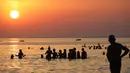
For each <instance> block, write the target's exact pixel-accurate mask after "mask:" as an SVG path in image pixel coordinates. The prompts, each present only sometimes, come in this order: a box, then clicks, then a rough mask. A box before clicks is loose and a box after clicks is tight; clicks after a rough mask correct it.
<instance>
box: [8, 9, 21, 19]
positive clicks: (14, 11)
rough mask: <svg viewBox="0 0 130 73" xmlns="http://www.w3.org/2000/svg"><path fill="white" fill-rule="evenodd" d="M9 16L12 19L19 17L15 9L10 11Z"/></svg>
mask: <svg viewBox="0 0 130 73" xmlns="http://www.w3.org/2000/svg"><path fill="white" fill-rule="evenodd" d="M10 17H11V18H13V19H16V18H18V17H19V12H18V11H17V10H12V11H11V12H10Z"/></svg>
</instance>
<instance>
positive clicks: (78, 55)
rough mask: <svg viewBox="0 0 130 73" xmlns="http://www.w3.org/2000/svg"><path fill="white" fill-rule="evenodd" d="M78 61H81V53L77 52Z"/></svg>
mask: <svg viewBox="0 0 130 73" xmlns="http://www.w3.org/2000/svg"><path fill="white" fill-rule="evenodd" d="M77 59H80V52H79V51H77Z"/></svg>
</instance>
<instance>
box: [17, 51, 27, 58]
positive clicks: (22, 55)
mask: <svg viewBox="0 0 130 73" xmlns="http://www.w3.org/2000/svg"><path fill="white" fill-rule="evenodd" d="M16 56H18V58H19V59H22V58H23V57H24V56H25V55H24V54H23V52H22V49H20V50H19V53H18V55H16Z"/></svg>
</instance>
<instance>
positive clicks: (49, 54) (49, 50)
mask: <svg viewBox="0 0 130 73" xmlns="http://www.w3.org/2000/svg"><path fill="white" fill-rule="evenodd" d="M45 54H46V59H47V60H49V61H50V60H51V54H52V51H51V47H50V46H49V47H48V50H47V51H46V53H45Z"/></svg>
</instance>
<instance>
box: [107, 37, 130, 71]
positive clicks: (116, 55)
mask: <svg viewBox="0 0 130 73" xmlns="http://www.w3.org/2000/svg"><path fill="white" fill-rule="evenodd" d="M108 41H109V42H110V45H109V46H108V49H107V58H108V61H109V63H110V71H111V73H120V71H121V59H122V58H123V57H124V56H125V55H126V54H127V53H128V52H129V49H128V48H126V47H125V46H123V45H122V44H119V43H116V42H115V41H116V39H115V36H114V35H110V36H109V39H108ZM122 50H124V51H125V52H124V53H123V54H121V52H122Z"/></svg>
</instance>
